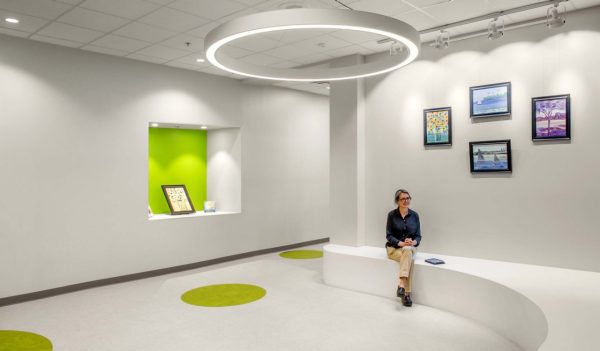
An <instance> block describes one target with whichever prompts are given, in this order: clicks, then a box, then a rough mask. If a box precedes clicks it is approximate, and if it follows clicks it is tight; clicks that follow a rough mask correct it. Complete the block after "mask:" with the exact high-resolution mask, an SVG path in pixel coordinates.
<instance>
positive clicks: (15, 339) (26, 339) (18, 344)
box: [0, 330, 52, 351]
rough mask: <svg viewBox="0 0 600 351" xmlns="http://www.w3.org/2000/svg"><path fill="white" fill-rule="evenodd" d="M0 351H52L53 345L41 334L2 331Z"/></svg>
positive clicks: (0, 331) (0, 333)
mask: <svg viewBox="0 0 600 351" xmlns="http://www.w3.org/2000/svg"><path fill="white" fill-rule="evenodd" d="M0 351H52V343H51V342H50V340H48V339H47V338H45V337H43V336H41V335H39V334H34V333H30V332H25V331H19V330H0Z"/></svg>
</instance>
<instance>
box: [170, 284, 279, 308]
mask: <svg viewBox="0 0 600 351" xmlns="http://www.w3.org/2000/svg"><path fill="white" fill-rule="evenodd" d="M266 294H267V291H266V290H265V289H263V288H261V287H260V286H256V285H249V284H218V285H207V286H203V287H200V288H196V289H192V290H190V291H187V292H186V293H184V294H183V295H181V299H182V300H183V302H186V303H189V304H190V305H195V306H204V307H226V306H236V305H243V304H246V303H250V302H253V301H256V300H259V299H262V298H263V297H264V296H265V295H266Z"/></svg>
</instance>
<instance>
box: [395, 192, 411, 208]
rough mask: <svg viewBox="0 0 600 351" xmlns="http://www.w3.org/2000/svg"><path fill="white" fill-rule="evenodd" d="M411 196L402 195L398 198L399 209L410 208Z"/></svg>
mask: <svg viewBox="0 0 600 351" xmlns="http://www.w3.org/2000/svg"><path fill="white" fill-rule="evenodd" d="M410 200H411V197H410V194H407V193H400V196H398V207H399V208H408V207H409V206H410Z"/></svg>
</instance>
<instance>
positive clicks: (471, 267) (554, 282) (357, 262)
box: [323, 244, 600, 351]
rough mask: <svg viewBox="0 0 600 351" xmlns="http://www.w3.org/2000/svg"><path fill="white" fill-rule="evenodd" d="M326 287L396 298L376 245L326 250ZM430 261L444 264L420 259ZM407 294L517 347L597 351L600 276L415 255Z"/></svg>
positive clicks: (394, 267) (390, 269) (392, 267)
mask: <svg viewBox="0 0 600 351" xmlns="http://www.w3.org/2000/svg"><path fill="white" fill-rule="evenodd" d="M323 252H324V257H323V279H324V281H325V283H326V284H328V285H332V286H336V287H341V288H346V289H351V290H356V291H360V292H365V293H369V294H374V295H379V296H384V297H390V298H395V292H396V284H397V276H398V264H397V263H396V262H394V261H392V260H389V259H388V258H387V255H386V253H385V249H384V248H383V247H380V248H378V247H370V246H361V247H351V246H342V245H334V244H330V245H326V246H325V247H324V248H323ZM428 257H437V258H441V259H443V260H444V261H446V264H444V265H439V266H433V265H430V264H428V263H426V262H424V260H425V259H426V258H428ZM412 297H413V300H414V302H415V303H417V304H423V305H428V306H431V307H435V308H438V309H442V310H446V311H449V312H452V313H455V314H458V315H462V316H464V317H467V318H470V319H472V320H475V321H477V322H478V323H481V324H482V325H485V326H487V327H489V328H491V329H492V330H494V331H495V332H497V333H498V334H500V335H502V336H504V337H506V338H507V339H509V340H511V341H513V342H514V343H516V344H517V345H519V346H520V347H521V348H522V349H523V350H526V351H533V350H544V351H549V350H552V351H559V350H560V351H564V350H578V351H582V350H590V351H591V350H594V351H596V350H599V349H600V332H598V331H597V330H596V329H597V328H596V324H597V322H598V318H600V273H595V272H586V271H576V270H568V269H561V268H553V267H545V266H533V265H524V264H517V263H509V262H499V261H489V260H481V259H471V258H465V257H456V256H444V255H433V254H427V253H421V252H418V253H417V255H416V256H415V276H414V278H413V293H412Z"/></svg>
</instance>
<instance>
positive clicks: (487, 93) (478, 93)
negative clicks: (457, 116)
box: [469, 82, 512, 118]
mask: <svg viewBox="0 0 600 351" xmlns="http://www.w3.org/2000/svg"><path fill="white" fill-rule="evenodd" d="M469 102H470V104H469V105H470V112H471V118H477V117H492V116H505V115H510V114H511V105H512V104H511V84H510V82H504V83H496V84H488V85H479V86H475V87H470V88H469Z"/></svg>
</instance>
